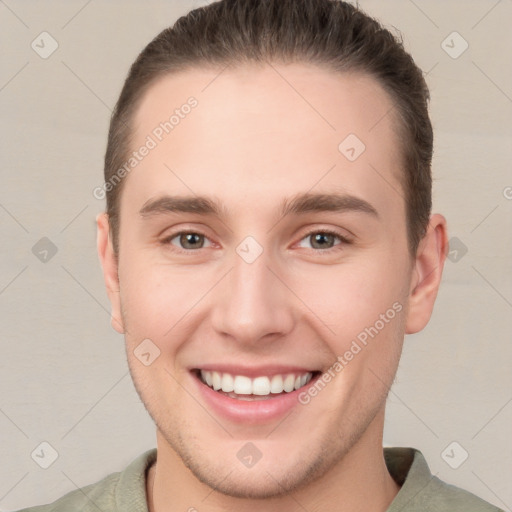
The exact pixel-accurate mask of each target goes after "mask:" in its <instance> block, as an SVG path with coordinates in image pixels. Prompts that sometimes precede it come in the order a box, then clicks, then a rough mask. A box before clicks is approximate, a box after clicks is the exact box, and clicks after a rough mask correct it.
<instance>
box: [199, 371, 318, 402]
mask: <svg viewBox="0 0 512 512" xmlns="http://www.w3.org/2000/svg"><path fill="white" fill-rule="evenodd" d="M192 373H193V374H194V375H195V376H196V378H198V379H199V380H200V381H201V382H202V383H203V384H204V385H205V386H208V387H209V388H210V389H212V390H214V391H216V392H217V393H220V394H223V395H226V396H229V397H230V398H235V399H237V400H246V401H253V400H269V399H272V398H276V397H278V396H282V395H285V394H288V393H293V392H294V391H297V390H299V389H301V388H303V387H305V386H306V385H307V384H309V382H310V381H311V380H312V379H314V378H315V377H316V376H317V375H320V373H321V372H320V371H313V372H303V373H297V372H295V373H283V374H277V375H273V376H265V375H262V376H260V377H256V378H250V377H247V376H245V375H234V374H231V373H226V372H217V371H210V370H201V369H199V368H196V369H194V370H192Z"/></svg>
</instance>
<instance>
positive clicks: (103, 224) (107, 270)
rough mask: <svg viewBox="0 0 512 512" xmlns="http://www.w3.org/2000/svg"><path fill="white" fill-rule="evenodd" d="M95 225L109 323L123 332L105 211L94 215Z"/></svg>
mask: <svg viewBox="0 0 512 512" xmlns="http://www.w3.org/2000/svg"><path fill="white" fill-rule="evenodd" d="M96 225H97V230H98V234H97V245H98V256H99V258H100V262H101V267H102V269H103V279H104V280H105V286H106V288H107V294H108V298H109V300H110V305H111V308H112V313H111V317H110V324H111V325H112V327H113V328H114V329H115V330H116V331H117V332H118V333H119V334H124V325H123V321H122V316H121V299H120V295H119V277H118V263H117V257H116V255H115V254H114V248H113V245H112V239H111V236H110V224H109V220H108V215H107V214H106V213H100V214H99V215H98V216H97V217H96Z"/></svg>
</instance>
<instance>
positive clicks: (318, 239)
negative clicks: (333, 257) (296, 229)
mask: <svg viewBox="0 0 512 512" xmlns="http://www.w3.org/2000/svg"><path fill="white" fill-rule="evenodd" d="M336 239H338V240H339V241H340V242H341V243H338V244H335V241H336ZM304 240H309V241H310V244H311V248H312V249H320V250H321V251H323V250H326V251H329V250H331V249H334V247H336V246H338V245H346V244H350V243H351V241H350V240H349V239H348V238H346V237H345V236H343V235H342V234H341V233H338V232H336V231H331V230H328V229H322V230H318V231H311V232H309V233H308V234H307V235H306V236H305V237H304V238H303V239H302V240H301V242H303V241H304ZM301 247H304V246H303V245H301ZM317 252H318V251H317Z"/></svg>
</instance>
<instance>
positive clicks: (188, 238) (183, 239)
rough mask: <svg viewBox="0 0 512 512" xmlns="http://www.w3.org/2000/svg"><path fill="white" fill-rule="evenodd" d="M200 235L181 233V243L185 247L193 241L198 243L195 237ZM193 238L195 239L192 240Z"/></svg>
mask: <svg viewBox="0 0 512 512" xmlns="http://www.w3.org/2000/svg"><path fill="white" fill-rule="evenodd" d="M200 236H201V235H199V234H198V233H187V234H185V235H181V240H180V241H181V243H182V245H183V246H185V247H187V246H189V245H192V246H193V245H194V243H196V244H197V243H198V240H197V237H200ZM194 239H196V240H195V241H194Z"/></svg>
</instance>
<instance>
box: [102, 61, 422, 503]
mask: <svg viewBox="0 0 512 512" xmlns="http://www.w3.org/2000/svg"><path fill="white" fill-rule="evenodd" d="M191 96H193V97H195V98H196V99H197V102H198V104H197V106H195V107H194V108H192V109H190V112H189V113H188V114H187V115H184V116H183V118H180V121H179V123H178V124H177V125H176V126H175V127H174V128H173V129H172V132H170V133H169V134H165V132H164V136H163V137H161V138H162V140H161V141H158V139H157V137H155V135H154V134H155V133H160V132H159V131H158V130H157V132H155V131H154V130H155V128H156V127H158V126H159V125H160V123H162V122H163V121H166V120H168V119H169V117H170V116H171V115H172V114H173V111H174V110H175V109H176V108H179V107H180V106H181V105H183V104H185V103H186V102H187V99H188V98H189V97H191ZM391 109H392V104H391V101H390V99H389V97H388V96H387V95H386V94H385V92H384V91H383V90H382V88H381V87H380V86H379V85H378V84H377V82H376V81H375V80H373V79H372V78H370V77H367V76H364V75H360V74H344V75H340V74H334V73H332V72H329V71H326V70H322V69H317V68H313V67H311V66H307V65H300V64H294V65H290V66H284V65H277V64H275V65H273V67H270V66H266V67H260V68H256V67H241V68H238V69H236V70H226V71H224V72H222V73H219V71H218V70H216V71H207V70H189V71H186V72H182V73H180V74H178V75H173V76H169V77H165V78H163V79H160V80H159V81H158V82H156V83H155V84H154V85H153V86H152V87H151V88H150V90H149V92H148V93H147V94H146V96H145V97H144V99H143V101H142V103H141V105H140V107H139V109H138V111H137V115H136V117H135V123H134V126H135V138H134V140H133V149H134V150H136V149H137V148H139V147H140V146H142V145H144V144H145V143H146V142H147V140H148V139H147V137H148V135H150V136H151V138H152V139H153V140H154V141H155V142H156V143H157V144H156V147H154V148H152V149H151V150H150V151H149V154H148V155H147V156H146V157H145V158H144V159H142V161H141V162H140V163H138V164H137V166H136V167H135V168H134V169H133V170H132V171H131V172H130V174H129V175H128V176H127V178H126V182H125V184H124V188H123V192H122V197H121V206H120V212H121V213H120V226H121V227H120V238H119V248H120V250H119V267H118V275H119V293H118V294H116V293H114V294H111V300H112V305H113V315H114V316H117V318H118V319H119V320H120V325H121V326H120V327H119V330H120V332H124V333H125V337H126V347H127V355H128V362H129V366H130V370H131V374H132V377H133V379H134V383H135V386H136V388H137V390H138V393H139V394H140V397H141V399H142V401H143V402H144V404H145V406H146V408H147V410H148V411H149V413H150V414H151V416H152V418H153V419H154V421H155V422H156V425H157V427H158V436H159V440H160V441H162V442H165V443H168V445H169V446H170V447H172V450H174V452H176V453H177V454H178V455H179V456H180V457H181V459H183V461H184V463H185V464H186V465H187V466H188V467H189V468H190V469H191V471H192V473H193V474H194V475H195V476H196V477H197V478H198V479H199V480H201V481H203V482H206V483H208V484H210V485H211V486H213V487H216V488H217V489H218V490H219V491H221V492H224V493H226V494H230V495H234V496H253V497H268V496H272V495H278V494H280V493H282V492H284V491H285V490H287V489H293V488H297V487H298V486H300V485H303V484H304V483H305V482H308V481H311V480H314V479H316V478H318V477H320V476H321V475H323V474H325V472H326V471H327V470H329V469H332V468H333V467H334V466H335V464H336V463H337V462H338V461H340V460H341V459H342V458H343V456H344V455H345V454H346V453H347V452H348V451H349V450H351V449H352V448H354V449H356V448H357V446H358V444H357V443H358V441H359V444H360V443H361V442H362V441H361V440H363V439H365V436H367V437H368V436H370V437H371V438H372V439H374V440H376V441H377V442H380V438H379V436H380V435H381V431H382V421H383V410H384V402H385V398H386V395H387V392H388V388H389V386H390V385H391V383H392V381H393V378H394V375H395V372H396V369H397V365H398V360H399V355H400V352H401V346H402V341H403V337H404V332H406V330H407V322H408V318H407V317H408V315H409V314H410V311H409V308H408V297H409V294H410V292H411V289H412V284H411V283H412V280H411V276H412V275H413V272H412V270H413V267H414V260H411V258H410V256H409V253H408V249H407V237H406V218H405V203H404V199H403V191H402V189H401V186H400V182H399V174H400V172H402V169H401V165H400V150H401V149H400V147H399V145H398V142H397V140H398V139H397V136H396V133H395V131H394V127H395V125H394V123H395V121H394V120H393V118H392V115H391V114H390V113H389V112H390V110H391ZM186 110H187V111H188V110H189V109H186ZM351 134H352V135H351ZM349 136H350V137H349ZM347 137H349V139H347V141H346V142H343V141H344V140H345V139H346V138H347ZM356 137H357V138H356ZM342 142H343V144H341V147H339V146H340V143H342ZM361 143H363V144H364V146H365V149H364V151H363V152H362V153H361V150H362V149H363V146H362V144H361ZM359 153H360V154H359ZM306 193H309V194H337V195H340V196H345V200H344V201H343V205H344V207H343V208H341V209H339V210H332V211H330V210H325V211H323V210H322V209H321V208H320V209H319V210H318V211H317V210H316V209H314V208H310V209H307V208H306V209H305V211H297V212H293V211H291V212H289V213H288V214H286V215H284V216H283V215H282V208H283V205H284V204H288V203H290V202H291V200H292V199H294V198H296V197H298V196H299V195H301V194H306ZM167 196H172V197H175V196H180V197H181V196H187V197H190V198H196V199H197V197H199V196H201V197H202V196H204V197H207V198H208V199H210V200H211V201H214V202H217V203H218V204H219V205H221V208H222V215H221V216H217V215H216V214H214V213H206V214H204V213H200V212H181V211H172V209H169V206H170V201H159V200H161V199H163V198H165V197H167ZM349 196H350V197H351V199H348V200H347V199H346V198H347V197H349ZM354 198H355V199H354ZM324 205H325V203H324ZM156 206H158V207H156ZM320 206H321V204H320ZM141 210H144V212H145V213H144V214H141ZM303 210H304V209H303ZM180 232H184V234H183V235H180V234H179V233H180ZM326 232H327V233H326ZM331 232H334V233H336V234H335V235H332V234H330V233H331ZM187 234H188V235H187ZM194 234H195V235H194ZM248 237H249V238H248ZM338 237H339V238H338ZM365 329H366V330H365ZM363 333H366V337H365V335H364V334H363ZM143 340H151V342H147V341H146V342H145V345H142V347H144V350H142V349H141V348H137V347H139V345H140V344H141V342H143ZM363 340H365V342H363ZM354 343H355V344H354ZM156 347H158V349H157V348H156ZM357 347H359V350H358V348H357ZM158 350H159V355H158V357H157V358H156V359H154V360H153V358H154V357H155V355H156V354H158ZM141 352H142V353H146V355H141ZM347 353H351V354H352V357H350V355H349V354H347ZM148 354H149V355H148ZM340 358H341V359H340ZM150 361H152V362H151V364H149V362H150ZM336 361H338V362H339V365H335V362H336ZM341 361H343V362H341ZM144 363H146V364H144ZM340 366H341V369H340ZM198 369H199V370H200V369H209V370H215V369H218V370H220V374H222V373H228V374H231V375H232V376H242V379H239V381H238V382H239V383H242V384H243V383H247V379H243V377H244V376H245V377H248V376H249V377H257V376H259V377H265V376H268V377H269V380H268V383H272V381H273V379H274V377H275V376H276V375H283V377H284V378H285V381H286V375H288V374H294V384H295V379H296V377H297V376H300V375H303V374H304V375H306V374H307V373H308V372H310V373H312V376H313V378H314V380H312V381H310V382H309V383H307V384H306V385H305V386H304V387H303V388H301V389H299V390H297V391H294V392H292V393H288V392H286V391H285V392H283V393H281V394H278V393H271V394H270V395H269V396H270V398H268V397H266V398H267V399H265V400H255V401H243V400H239V399H237V398H232V397H229V396H227V394H226V393H225V394H222V393H219V392H218V391H213V390H212V389H210V388H209V387H208V385H207V384H204V383H203V382H201V380H200V378H199V377H198V372H196V370H198ZM329 369H330V372H331V379H330V381H329V382H327V383H324V385H323V386H318V388H317V391H316V393H315V392H314V391H313V392H311V393H309V392H307V390H308V389H309V388H310V387H312V385H313V384H314V383H315V382H316V383H318V380H319V379H321V376H319V374H320V372H327V371H329ZM212 375H213V374H212ZM226 379H227V380H226V381H225V383H228V384H229V380H230V378H229V376H228V377H226ZM290 380H291V378H289V377H288V381H290ZM303 381H304V377H303V378H302V380H301V379H299V380H298V384H299V385H300V384H301V383H302V382H303ZM249 382H250V383H251V382H252V383H253V384H254V382H253V381H249ZM257 384H258V385H259V384H261V386H262V388H261V389H262V390H263V391H262V392H263V393H265V386H266V385H267V381H266V380H265V379H259V381H258V383H257ZM274 385H275V386H277V387H276V388H274V389H277V388H278V387H279V378H277V380H274ZM239 389H240V388H239ZM253 391H254V389H253ZM262 396H263V395H262ZM299 398H300V399H299ZM248 442H251V443H252V445H248V444H247V443H248ZM159 449H161V450H163V449H164V448H161V447H160V446H159ZM172 450H170V449H169V453H171V451H172ZM174 452H173V453H174ZM251 457H252V461H251ZM258 457H261V458H260V459H259V460H257V462H256V463H254V461H255V460H256V459H258ZM249 466H252V467H249Z"/></svg>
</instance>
